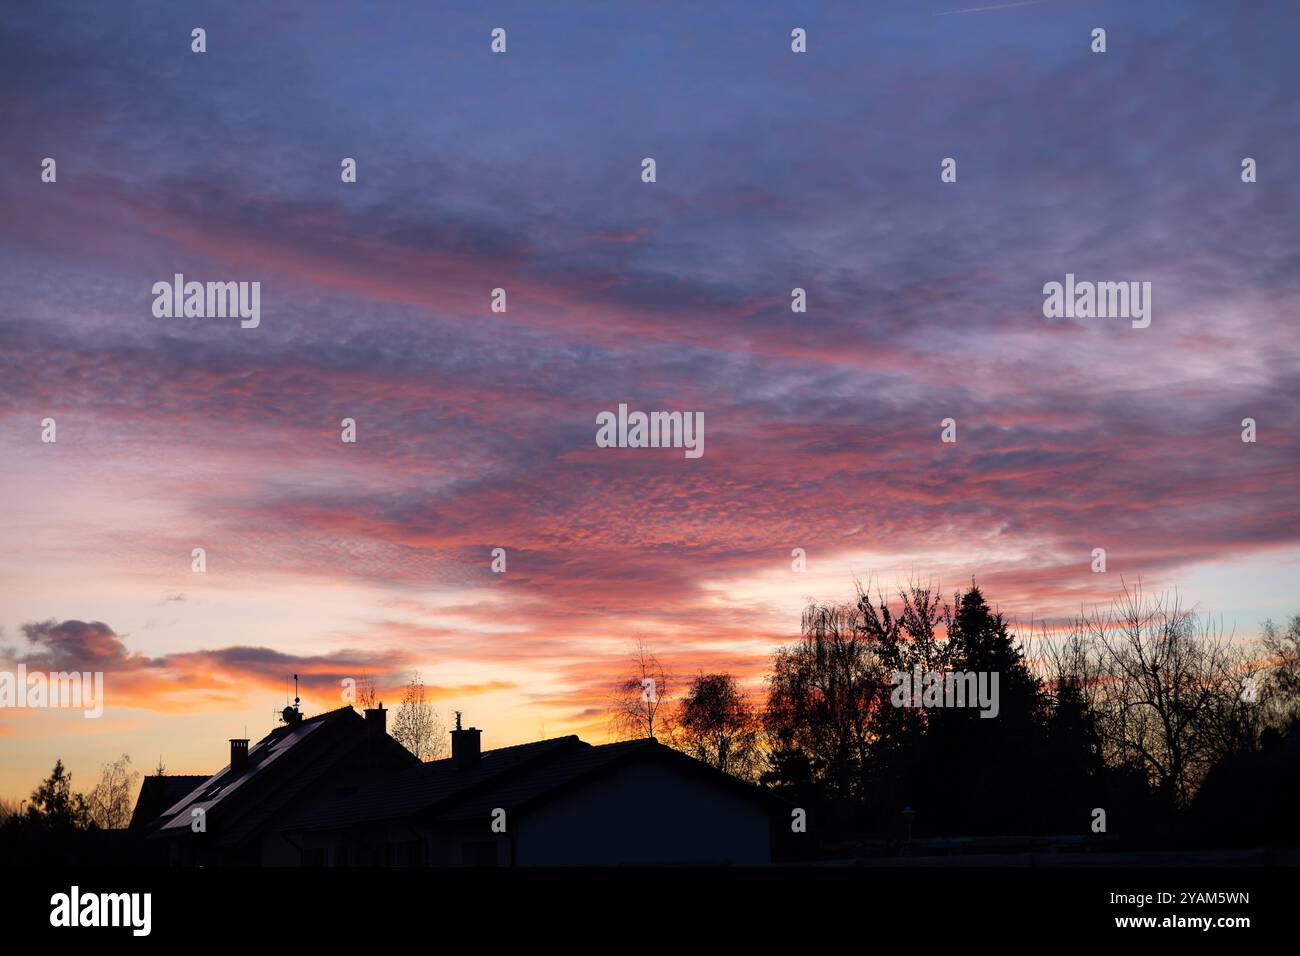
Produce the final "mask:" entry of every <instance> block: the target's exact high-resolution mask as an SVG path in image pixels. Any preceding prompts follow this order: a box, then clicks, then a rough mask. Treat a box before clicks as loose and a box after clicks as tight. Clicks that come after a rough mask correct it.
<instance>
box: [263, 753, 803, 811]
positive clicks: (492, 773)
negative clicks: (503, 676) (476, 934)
mask: <svg viewBox="0 0 1300 956" xmlns="http://www.w3.org/2000/svg"><path fill="white" fill-rule="evenodd" d="M643 759H653V760H659V761H664V762H667V763H669V764H671V765H672V766H673V767H675V768H676V769H678V770H680V771H682V772H685V773H688V774H692V775H695V776H697V777H700V778H702V779H705V780H707V781H708V782H710V783H712V784H713V785H715V786H720V787H723V788H725V789H728V790H729V791H731V792H732V793H733V794H735V795H736V796H738V797H740V798H742V799H748V800H753V801H757V802H761V803H763V804H765V805H774V804H777V803H779V802H780V801H778V800H777V799H776V798H775V797H773V796H772V795H771V794H769V793H767V792H766V791H764V790H760V789H759V788H758V787H756V786H754V785H753V784H749V783H745V782H744V781H742V780H738V779H736V778H735V777H733V776H731V775H729V774H725V773H722V772H721V771H719V770H715V769H714V768H713V767H710V766H709V765H708V764H705V763H701V762H700V761H698V760H695V759H694V758H692V757H689V756H687V755H686V754H683V753H680V752H679V751H677V750H673V749H672V748H670V747H666V746H664V745H663V744H660V743H659V742H658V741H656V740H654V739H653V738H646V739H642V740H630V741H624V742H621V743H613V744H602V745H600V746H592V745H591V744H588V743H585V742H583V741H581V740H579V739H578V738H577V737H572V736H571V737H560V738H556V739H553V740H542V741H538V742H536V743H532V744H523V745H520V746H517V747H504V748H501V749H499V750H489V751H485V752H484V753H483V755H482V757H481V758H480V760H479V763H478V764H477V765H476V766H474V767H472V768H469V769H465V770H457V769H456V768H455V767H454V766H453V765H452V762H451V761H450V760H438V761H433V762H431V763H427V764H424V765H423V766H421V767H417V768H413V769H411V770H408V771H404V772H402V773H400V774H397V775H396V776H395V777H392V778H390V779H388V780H385V781H381V782H380V783H377V784H375V785H373V786H371V787H369V788H367V789H365V790H362V791H360V792H359V793H357V794H355V795H354V796H352V797H348V798H346V799H344V800H341V801H339V802H338V803H337V804H335V805H334V806H332V807H327V808H325V809H323V810H320V811H318V812H316V813H313V814H311V815H309V816H305V817H303V818H301V819H299V820H298V821H296V822H294V823H292V824H290V825H289V826H288V827H286V828H285V829H286V830H287V831H303V830H333V829H343V828H346V827H349V826H353V825H356V824H360V823H367V822H376V821H381V820H391V819H398V818H407V817H414V816H421V817H428V818H432V819H435V820H440V821H454V820H468V819H474V818H476V817H480V816H487V815H488V814H490V813H491V811H492V810H493V809H494V808H496V807H506V808H509V809H511V810H512V811H514V812H518V811H520V810H523V809H526V808H528V807H531V806H535V805H537V804H540V803H543V802H545V801H547V800H550V799H553V798H555V797H558V796H560V795H562V794H563V793H564V792H565V791H566V790H567V789H569V788H570V787H576V786H580V785H582V784H584V783H586V782H589V781H590V780H592V779H594V778H596V777H598V776H600V775H601V774H605V773H613V772H615V771H616V770H617V769H619V768H620V767H623V766H625V765H627V764H628V763H630V762H632V761H635V760H643Z"/></svg>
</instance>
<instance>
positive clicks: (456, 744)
mask: <svg viewBox="0 0 1300 956" xmlns="http://www.w3.org/2000/svg"><path fill="white" fill-rule="evenodd" d="M480 747H481V743H480V731H479V729H478V728H477V727H466V728H464V729H463V730H462V729H461V726H460V711H459V710H458V711H456V729H455V730H453V731H452V732H451V765H452V766H453V767H455V768H456V769H457V770H468V769H470V768H471V767H473V766H475V765H477V764H478V758H479V753H480Z"/></svg>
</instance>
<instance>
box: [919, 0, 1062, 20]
mask: <svg viewBox="0 0 1300 956" xmlns="http://www.w3.org/2000/svg"><path fill="white" fill-rule="evenodd" d="M1046 2H1047V0H1017V2H1016V3H999V4H995V5H994V6H991V7H967V8H966V9H965V10H945V11H944V12H943V13H936V14H935V16H936V17H950V16H952V15H953V14H954V13H983V12H984V11H985V10H1005V9H1007V7H1035V6H1038V4H1040V3H1046Z"/></svg>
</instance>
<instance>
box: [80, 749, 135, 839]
mask: <svg viewBox="0 0 1300 956" xmlns="http://www.w3.org/2000/svg"><path fill="white" fill-rule="evenodd" d="M139 779H140V774H139V773H138V772H136V771H133V770H131V758H130V757H128V756H127V755H126V754H122V756H121V757H119V758H118V759H117V760H115V761H113V762H112V763H106V764H104V765H103V769H102V770H101V772H100V776H99V783H97V784H95V788H94V789H93V790H91V791H90V794H89V795H88V796H87V798H86V808H87V809H88V810H89V811H90V819H91V822H93V823H94V824H95V825H97V826H98V827H100V829H103V830H124V829H126V827H127V826H128V825H129V824H130V823H131V811H132V809H133V799H132V798H133V797H134V795H135V785H136V782H137V781H138V780H139Z"/></svg>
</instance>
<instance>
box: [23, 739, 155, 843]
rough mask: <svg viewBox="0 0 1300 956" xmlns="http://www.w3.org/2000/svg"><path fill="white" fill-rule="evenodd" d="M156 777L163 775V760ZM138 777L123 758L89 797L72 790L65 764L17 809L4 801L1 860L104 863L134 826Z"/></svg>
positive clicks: (104, 768)
mask: <svg viewBox="0 0 1300 956" xmlns="http://www.w3.org/2000/svg"><path fill="white" fill-rule="evenodd" d="M157 772H158V773H165V772H166V771H165V769H164V768H163V766H162V764H161V762H160V763H159V765H158V771H157ZM139 780H140V774H139V773H138V772H136V771H133V770H132V769H131V758H130V757H129V756H127V755H126V754H122V756H121V757H119V758H118V759H117V760H115V761H113V762H112V763H107V764H104V765H103V766H102V767H101V769H100V776H99V781H98V782H97V783H96V784H95V786H94V787H93V788H91V790H90V791H89V792H87V793H81V792H79V791H76V790H74V789H73V788H72V774H70V773H68V770H67V768H66V767H64V765H63V761H62V760H56V761H55V762H54V769H53V770H51V771H50V775H49V776H48V777H46V778H45V779H44V780H42V781H41V782H40V784H39V785H37V787H36V789H35V790H33V791H32V793H31V796H30V798H28V799H27V800H22V801H19V802H18V804H17V805H14V804H13V803H11V802H9V801H0V859H4V860H6V861H8V862H10V863H14V864H17V863H19V862H23V861H33V860H36V861H41V862H42V863H44V864H45V865H55V864H60V865H62V864H74V863H86V862H95V863H104V862H108V861H110V860H112V859H113V858H115V857H116V856H117V855H118V854H119V852H120V848H121V840H120V838H119V837H120V834H121V833H122V832H123V831H124V830H125V829H126V827H127V826H128V825H129V824H130V822H131V813H132V810H133V809H134V799H135V793H136V791H137V789H138V787H139Z"/></svg>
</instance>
